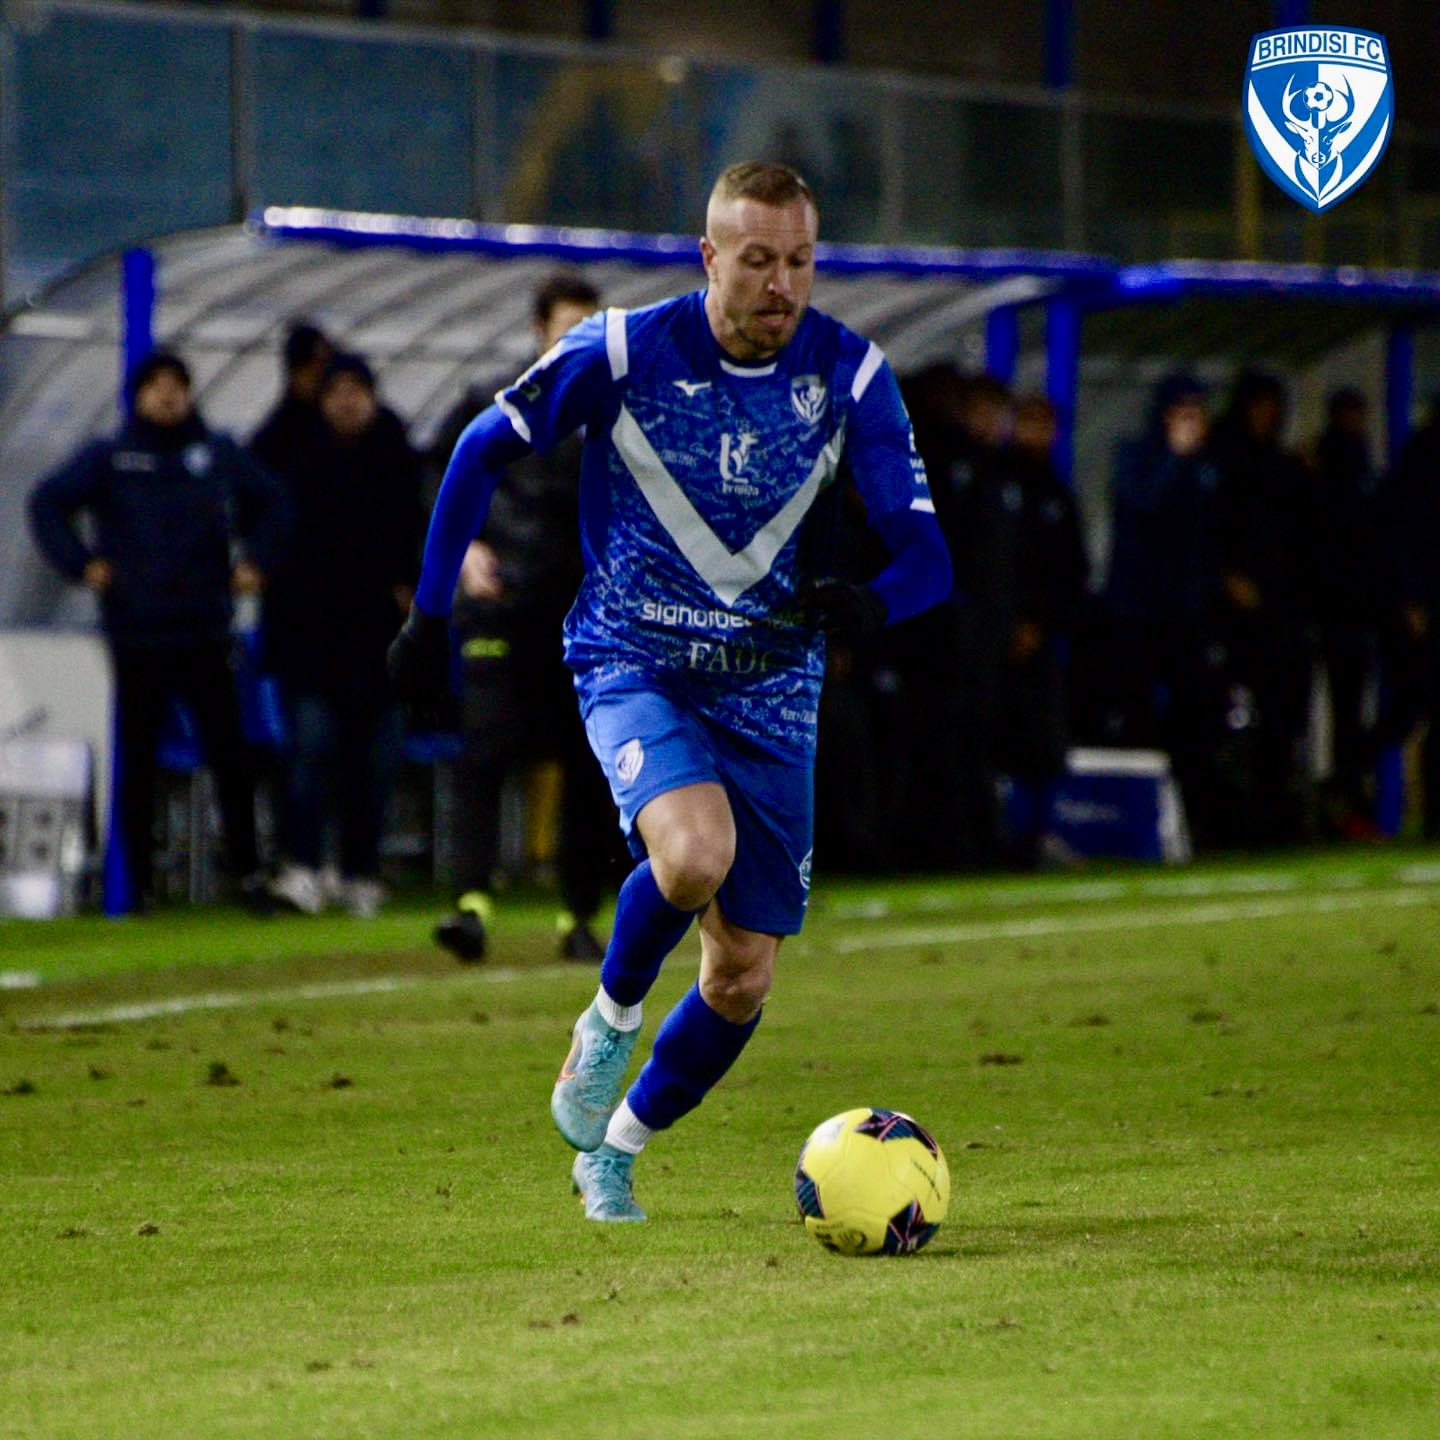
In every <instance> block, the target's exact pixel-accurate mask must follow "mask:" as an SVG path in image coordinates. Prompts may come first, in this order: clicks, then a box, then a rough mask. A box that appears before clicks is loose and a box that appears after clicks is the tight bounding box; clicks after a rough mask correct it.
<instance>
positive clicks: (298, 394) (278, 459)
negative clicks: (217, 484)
mask: <svg viewBox="0 0 1440 1440" xmlns="http://www.w3.org/2000/svg"><path fill="white" fill-rule="evenodd" d="M334 354H335V347H334V345H332V344H331V342H330V340H329V338H328V337H327V336H326V334H325V332H324V331H323V330H321V329H320V328H319V326H317V325H315V324H313V323H312V322H310V321H309V320H296V321H294V322H293V323H292V324H291V325H290V328H289V330H288V331H287V332H286V335H285V389H284V390H283V391H282V392H281V395H280V398H279V400H277V401H276V403H275V407H274V409H272V410H271V411H270V413H269V415H267V416H266V417H265V420H264V421H263V423H262V424H261V426H260V428H259V429H258V430H257V431H256V432H255V434H254V435H252V436H251V437H250V453H251V454H252V455H254V457H255V458H256V459H257V460H258V461H259V462H260V463H261V464H262V465H264V466H265V468H266V469H267V470H269V471H270V472H271V474H273V475H285V474H288V473H289V470H290V467H291V466H292V465H293V464H294V463H295V461H296V459H297V457H298V456H299V455H300V453H301V451H302V450H303V449H305V448H306V447H307V446H308V445H309V442H310V438H311V435H312V433H313V431H314V430H315V428H316V427H317V426H318V425H319V424H320V386H321V382H322V381H323V380H324V379H325V372H326V371H327V370H328V369H329V368H330V361H331V359H332V358H333V356H334Z"/></svg>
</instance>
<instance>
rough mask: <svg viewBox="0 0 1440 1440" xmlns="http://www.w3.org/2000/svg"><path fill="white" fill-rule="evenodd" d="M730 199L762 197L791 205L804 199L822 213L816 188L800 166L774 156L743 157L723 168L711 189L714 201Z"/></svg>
mask: <svg viewBox="0 0 1440 1440" xmlns="http://www.w3.org/2000/svg"><path fill="white" fill-rule="evenodd" d="M730 200H758V201H759V202H760V204H762V205H790V204H792V203H793V202H794V201H796V200H804V201H805V202H806V203H807V204H808V205H809V206H810V208H811V209H812V210H813V211H814V212H815V214H816V216H817V217H818V216H819V214H820V207H819V206H818V205H817V204H816V203H815V192H814V191H813V190H811V188H810V187H809V185H807V184H806V183H805V178H804V176H802V175H801V174H800V172H799V171H798V170H792V169H791V168H790V167H789V166H788V165H777V164H775V163H774V162H773V161H771V160H742V161H741V162H740V163H739V164H738V165H730V166H727V167H726V169H724V170H722V171H721V172H720V177H719V179H717V180H716V181H715V187H714V189H712V190H711V192H710V203H711V204H712V205H713V204H715V203H716V202H717V201H718V202H721V203H724V202H726V201H730Z"/></svg>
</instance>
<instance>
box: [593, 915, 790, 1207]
mask: <svg viewBox="0 0 1440 1440" xmlns="http://www.w3.org/2000/svg"><path fill="white" fill-rule="evenodd" d="M779 950H780V937H779V936H778V935H766V934H762V933H760V932H757V931H754V930H747V929H746V928H745V927H744V926H741V925H736V924H734V923H733V922H731V921H730V920H728V919H727V918H726V916H725V913H724V911H723V909H722V908H721V905H720V903H719V902H718V901H716V902H715V903H713V904H711V905H710V906H708V907H707V908H706V910H705V912H704V914H703V915H702V916H701V917H700V978H699V980H698V981H697V982H696V983H695V984H694V985H692V986H691V987H690V989H689V990H688V991H686V993H685V995H684V997H683V998H682V999H681V1001H680V1003H679V1004H678V1005H677V1006H676V1007H675V1008H674V1009H673V1010H672V1011H671V1012H670V1013H669V1014H668V1015H667V1016H666V1017H665V1020H664V1023H663V1024H662V1025H661V1026H660V1029H659V1031H658V1032H657V1034H656V1036H655V1048H654V1050H653V1051H652V1053H651V1055H650V1059H649V1060H648V1061H647V1062H646V1063H645V1068H644V1069H643V1070H641V1072H640V1074H639V1076H638V1078H637V1079H636V1081H635V1083H634V1084H633V1085H632V1086H631V1087H630V1091H629V1093H628V1094H627V1095H626V1097H625V1099H624V1100H623V1101H622V1102H621V1103H620V1106H619V1108H618V1109H617V1110H616V1111H615V1114H614V1115H613V1116H612V1117H611V1119H610V1123H609V1125H608V1127H607V1128H606V1132H605V1142H604V1144H602V1145H601V1146H600V1147H599V1148H598V1149H597V1150H595V1151H594V1152H593V1153H581V1154H580V1155H577V1156H576V1157H575V1165H574V1168H573V1170H572V1178H573V1180H574V1182H575V1188H576V1189H577V1190H578V1191H579V1192H580V1193H581V1194H582V1195H583V1196H584V1198H585V1214H586V1216H587V1218H589V1219H591V1220H607V1221H614V1220H643V1219H644V1218H645V1212H644V1211H643V1210H641V1209H640V1207H639V1206H638V1205H637V1204H636V1203H635V1195H634V1190H633V1187H632V1183H631V1167H632V1165H633V1163H634V1158H635V1156H636V1155H638V1154H639V1153H640V1151H641V1150H642V1149H644V1147H645V1144H646V1142H647V1141H648V1140H649V1139H650V1137H651V1135H653V1134H654V1133H655V1132H656V1131H657V1130H667V1129H669V1128H670V1126H672V1125H673V1124H675V1122H676V1121H677V1120H680V1119H681V1118H682V1117H683V1116H685V1115H688V1114H689V1113H690V1111H692V1110H693V1109H695V1107H696V1106H697V1105H699V1104H700V1102H701V1101H702V1100H703V1099H704V1098H705V1096H706V1095H708V1094H709V1093H710V1091H711V1090H713V1089H714V1088H715V1086H716V1085H718V1084H719V1083H720V1081H721V1079H722V1078H723V1077H724V1076H725V1074H726V1072H727V1071H728V1070H729V1069H730V1067H731V1066H732V1065H733V1064H734V1063H735V1061H736V1060H737V1059H739V1057H740V1052H741V1051H742V1050H743V1049H744V1048H745V1046H746V1044H747V1043H748V1042H749V1039H750V1037H751V1035H753V1034H754V1033H755V1027H756V1026H757V1025H758V1024H759V1023H760V1012H761V1008H762V1007H763V1005H764V1003H765V997H766V996H767V995H768V994H769V993H770V984H771V981H772V979H773V977H774V974H775V957H776V956H777V955H778V953H779Z"/></svg>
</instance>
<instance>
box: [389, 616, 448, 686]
mask: <svg viewBox="0 0 1440 1440" xmlns="http://www.w3.org/2000/svg"><path fill="white" fill-rule="evenodd" d="M385 668H386V669H387V670H388V671H389V672H390V687H391V689H392V690H394V692H395V694H396V696H397V697H398V698H399V699H401V700H403V701H404V702H405V703H406V704H407V705H415V706H419V707H423V708H435V707H438V706H440V705H443V704H444V703H445V701H447V700H448V699H449V698H450V620H449V617H448V616H445V615H427V614H426V613H425V612H424V611H423V610H420V609H418V608H417V607H416V606H414V605H412V606H411V607H410V613H409V614H408V615H407V616H406V617H405V623H404V624H403V625H402V626H401V627H400V633H399V634H398V635H397V636H396V637H395V638H394V639H393V640H392V641H391V642H390V649H389V650H388V651H387V652H386V655H385Z"/></svg>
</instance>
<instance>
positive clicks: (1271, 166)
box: [1244, 25, 1395, 215]
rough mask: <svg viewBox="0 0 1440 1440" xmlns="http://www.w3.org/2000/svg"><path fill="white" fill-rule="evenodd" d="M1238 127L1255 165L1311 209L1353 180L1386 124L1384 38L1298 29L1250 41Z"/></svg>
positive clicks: (1366, 170) (1364, 170)
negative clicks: (1242, 124) (1241, 121)
mask: <svg viewBox="0 0 1440 1440" xmlns="http://www.w3.org/2000/svg"><path fill="white" fill-rule="evenodd" d="M1244 112H1245V133H1246V135H1247V136H1248V137H1249V139H1250V148H1251V149H1252V150H1253V151H1254V152H1255V158H1256V159H1257V160H1259V162H1260V168H1261V169H1262V170H1264V172H1265V173H1266V174H1267V175H1268V176H1269V177H1270V178H1271V179H1272V180H1273V181H1274V182H1275V183H1276V184H1277V185H1278V186H1279V187H1280V188H1281V189H1282V190H1283V191H1284V192H1285V193H1286V194H1287V195H1289V196H1290V198H1291V199H1292V200H1294V201H1296V202H1297V203H1298V204H1301V205H1303V206H1304V207H1305V208H1306V209H1307V210H1310V211H1312V212H1313V213H1314V214H1317V215H1318V214H1319V213H1320V212H1321V211H1323V210H1326V209H1328V208H1329V207H1330V206H1331V205H1333V204H1335V202H1336V201H1337V200H1342V199H1343V198H1344V197H1345V196H1346V195H1349V194H1350V193H1351V192H1352V191H1353V190H1354V189H1355V188H1356V187H1357V186H1358V185H1360V184H1361V183H1362V182H1363V181H1364V180H1365V179H1367V178H1368V176H1369V175H1370V174H1371V172H1372V171H1373V170H1374V169H1375V167H1376V165H1378V164H1379V163H1380V157H1381V155H1383V154H1384V153H1385V146H1386V144H1387V143H1388V141H1389V139H1390V132H1391V131H1392V130H1393V129H1394V121H1395V86H1394V81H1393V79H1392V78H1391V74H1390V55H1389V52H1388V50H1387V49H1386V47H1385V37H1384V36H1383V35H1377V34H1376V33H1375V32H1374V31H1373V30H1352V29H1348V28H1346V27H1344V26H1339V25H1324V26H1319V25H1306V26H1301V27H1296V28H1293V29H1289V30H1267V31H1265V32H1264V33H1263V34H1260V35H1256V36H1254V37H1253V38H1252V39H1251V41H1250V59H1249V63H1248V64H1247V65H1246V67H1245V95H1244Z"/></svg>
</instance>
